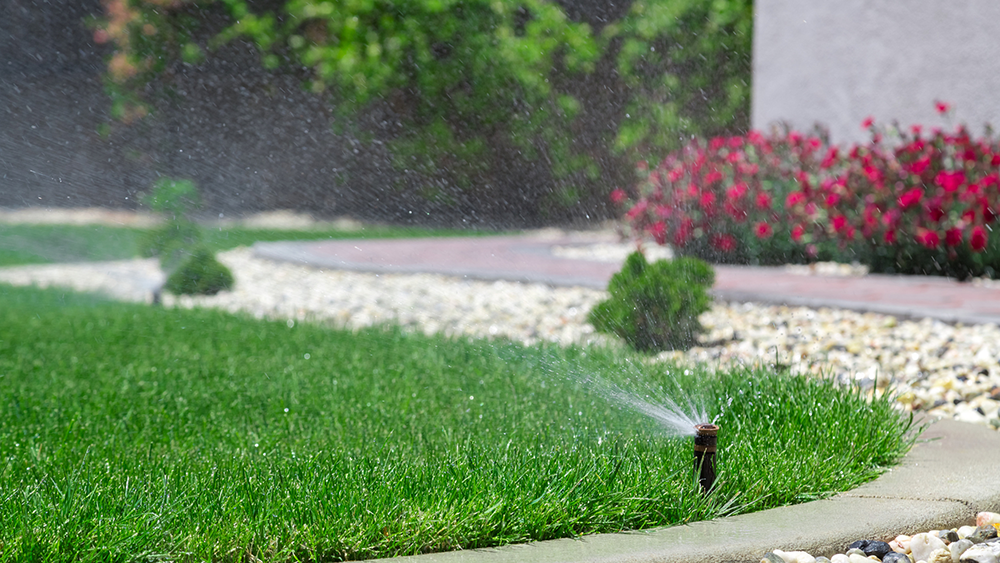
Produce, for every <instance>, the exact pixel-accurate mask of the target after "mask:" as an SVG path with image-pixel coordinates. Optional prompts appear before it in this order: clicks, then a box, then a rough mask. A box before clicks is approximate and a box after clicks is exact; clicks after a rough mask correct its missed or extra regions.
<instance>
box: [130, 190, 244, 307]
mask: <svg viewBox="0 0 1000 563" xmlns="http://www.w3.org/2000/svg"><path fill="white" fill-rule="evenodd" d="M200 200H201V198H200V196H199V195H198V188H196V187H195V185H194V182H192V181H190V180H174V179H171V178H161V179H160V180H159V181H157V182H156V183H155V184H153V189H152V191H150V192H149V193H148V194H145V195H144V197H143V202H144V203H145V204H146V205H148V206H149V207H150V208H151V209H152V210H154V211H157V212H159V213H160V214H162V215H163V216H164V219H165V223H164V224H163V225H162V226H160V227H157V228H155V229H151V230H149V231H146V232H145V233H143V235H142V236H141V237H140V239H139V249H140V253H141V254H142V255H143V256H147V257H157V258H159V259H160V266H161V267H162V268H163V270H164V271H165V272H167V283H166V285H164V289H166V290H167V291H169V292H171V293H173V294H175V295H185V294H189V295H190V294H195V295H214V294H216V293H218V292H219V291H222V290H224V289H229V288H231V287H232V286H233V274H232V273H231V272H230V271H229V269H228V268H226V267H225V266H224V265H222V264H220V263H219V262H218V261H217V260H216V259H215V254H214V253H213V252H212V251H211V250H209V249H208V248H207V247H206V246H205V245H203V244H202V231H201V229H200V228H199V227H198V225H197V224H195V223H194V221H192V220H191V219H190V218H189V217H188V214H189V213H190V212H191V211H192V210H193V209H194V208H195V207H197V206H198V205H199V202H200Z"/></svg>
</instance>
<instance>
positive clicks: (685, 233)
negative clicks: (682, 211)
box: [674, 219, 694, 247]
mask: <svg viewBox="0 0 1000 563" xmlns="http://www.w3.org/2000/svg"><path fill="white" fill-rule="evenodd" d="M692 234H694V221H692V220H691V219H684V220H683V221H681V224H680V225H679V226H678V227H677V232H675V233H674V245H675V246H678V247H682V246H684V245H686V244H687V242H688V240H689V239H690V238H691V235H692Z"/></svg>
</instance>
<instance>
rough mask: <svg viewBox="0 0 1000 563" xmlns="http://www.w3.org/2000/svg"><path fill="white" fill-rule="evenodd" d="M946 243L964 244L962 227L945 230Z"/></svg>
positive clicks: (953, 244) (950, 244)
mask: <svg viewBox="0 0 1000 563" xmlns="http://www.w3.org/2000/svg"><path fill="white" fill-rule="evenodd" d="M944 243H945V244H947V245H948V246H958V245H960V244H962V229H959V228H957V227H956V228H951V229H948V230H947V231H945V233H944Z"/></svg>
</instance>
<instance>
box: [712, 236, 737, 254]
mask: <svg viewBox="0 0 1000 563" xmlns="http://www.w3.org/2000/svg"><path fill="white" fill-rule="evenodd" d="M712 246H714V247H715V248H716V249H718V250H721V251H723V252H732V251H734V250H736V237H734V236H733V235H714V236H712Z"/></svg>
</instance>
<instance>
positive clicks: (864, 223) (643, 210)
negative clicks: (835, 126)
mask: <svg viewBox="0 0 1000 563" xmlns="http://www.w3.org/2000/svg"><path fill="white" fill-rule="evenodd" d="M937 108H938V111H940V112H942V113H946V112H947V111H949V108H948V106H947V105H946V104H943V103H939V104H938V105H937ZM862 126H863V127H865V128H867V129H868V130H869V131H870V132H871V140H870V142H868V143H864V144H855V145H852V146H849V147H846V148H841V147H838V146H832V145H830V144H829V143H828V142H826V140H825V137H824V136H823V135H802V134H799V133H797V132H794V131H790V132H789V131H784V132H774V133H772V134H770V135H763V134H761V133H758V132H751V133H749V134H748V135H746V136H745V137H732V138H728V139H727V138H715V139H712V140H710V141H707V142H706V141H703V140H700V139H695V140H692V141H691V142H690V143H689V144H688V146H687V147H685V148H684V149H683V150H682V151H679V152H677V153H673V154H671V155H669V156H668V157H667V158H665V159H664V160H663V161H662V162H661V163H660V164H659V165H658V166H657V167H656V168H655V169H653V170H647V169H645V168H646V167H645V165H640V172H641V173H642V176H643V179H642V181H641V182H640V183H639V185H638V186H637V188H636V189H635V193H634V196H635V199H634V201H633V200H630V198H629V197H628V194H626V192H625V191H623V190H616V191H615V192H613V193H612V200H613V201H615V202H618V203H620V204H625V205H629V208H628V210H627V212H626V213H625V219H626V222H627V224H628V225H629V227H630V230H631V232H632V234H633V235H634V236H636V237H637V238H651V239H653V240H654V241H656V242H658V243H660V244H667V243H669V244H672V245H673V246H674V247H675V248H676V249H677V250H678V251H679V252H680V253H682V254H692V255H696V256H700V257H703V258H707V259H710V260H713V261H716V262H721V263H726V262H729V263H755V264H780V263H786V262H803V261H809V260H817V259H824V260H829V259H833V260H837V261H844V262H851V261H860V262H862V263H864V264H867V265H868V266H869V268H870V269H871V270H872V271H874V272H886V273H907V274H931V275H949V276H955V277H958V278H967V277H969V276H989V277H995V276H996V274H997V273H998V271H1000V245H998V244H997V242H996V237H992V229H993V225H995V224H996V222H997V215H998V213H997V209H998V205H1000V142H998V140H997V139H996V138H994V137H993V135H992V132H991V131H989V130H987V132H986V134H985V135H984V136H983V137H980V138H974V137H973V136H972V135H971V134H970V133H969V131H968V129H967V128H966V127H965V126H964V125H961V126H958V127H957V128H956V129H955V130H954V132H951V133H948V132H945V131H943V130H934V131H932V132H931V133H930V134H928V135H925V134H924V133H923V130H922V128H920V127H919V126H915V127H913V128H911V129H910V130H909V131H900V130H899V129H898V128H897V127H894V126H893V127H886V128H881V129H880V128H878V127H876V125H875V123H874V120H872V119H871V118H869V119H866V120H865V121H864V123H863V124H862Z"/></svg>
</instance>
